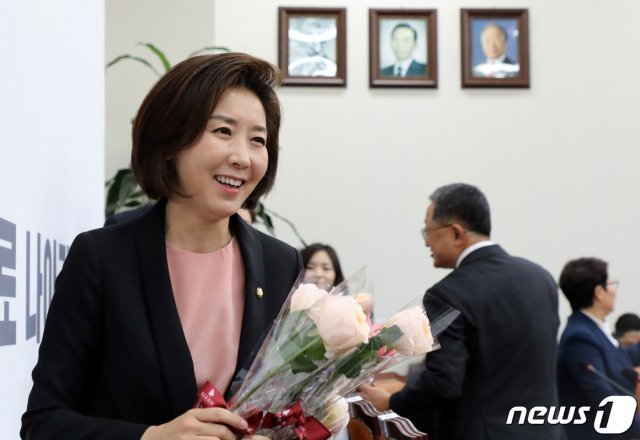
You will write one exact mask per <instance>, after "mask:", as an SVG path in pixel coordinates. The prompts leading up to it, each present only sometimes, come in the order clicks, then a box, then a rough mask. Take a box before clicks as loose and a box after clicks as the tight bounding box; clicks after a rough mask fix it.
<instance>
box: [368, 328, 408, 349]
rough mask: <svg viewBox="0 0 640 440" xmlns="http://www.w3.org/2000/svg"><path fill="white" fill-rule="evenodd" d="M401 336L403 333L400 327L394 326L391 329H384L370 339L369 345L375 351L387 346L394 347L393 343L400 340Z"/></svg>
mask: <svg viewBox="0 0 640 440" xmlns="http://www.w3.org/2000/svg"><path fill="white" fill-rule="evenodd" d="M401 336H402V331H401V330H400V327H398V326H397V325H393V326H391V327H389V328H384V329H382V331H381V332H380V333H378V334H377V335H376V336H373V337H371V338H370V339H369V343H370V344H371V347H372V348H373V349H374V350H378V349H380V348H381V347H384V346H387V345H391V346H393V343H394V342H395V341H397V340H398V339H400V337H401Z"/></svg>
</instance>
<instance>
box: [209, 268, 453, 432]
mask: <svg viewBox="0 0 640 440" xmlns="http://www.w3.org/2000/svg"><path fill="white" fill-rule="evenodd" d="M366 285H367V279H366V272H365V271H364V270H362V271H360V272H358V273H357V274H356V275H354V276H352V277H350V278H348V279H347V280H345V281H344V282H343V283H341V284H340V285H339V286H337V287H335V288H334V289H333V290H331V292H327V291H325V290H322V289H320V288H318V287H317V286H316V285H315V284H310V283H304V282H303V278H302V275H301V277H299V281H298V282H297V283H296V285H295V286H294V288H293V289H292V291H291V293H290V295H289V297H288V299H287V301H286V302H285V304H284V305H283V307H282V310H281V311H280V314H279V315H278V318H277V319H276V320H275V322H274V324H273V326H272V328H271V330H270V332H269V334H268V335H267V337H266V339H265V341H264V343H263V345H262V347H261V349H260V351H259V352H258V354H257V356H256V357H255V359H254V362H253V364H252V366H251V368H250V369H249V371H248V373H247V375H246V376H245V378H244V381H243V383H242V385H241V386H240V388H239V390H238V391H236V393H235V394H234V396H233V397H232V399H231V402H230V404H231V406H230V409H231V410H232V411H234V412H235V413H237V414H239V415H240V416H242V417H244V418H245V419H246V420H247V421H248V422H249V425H250V430H249V433H250V434H252V433H255V432H256V431H258V430H260V433H261V434H264V435H266V436H268V437H270V438H272V439H280V438H281V439H290V438H299V439H303V438H306V439H309V440H311V439H319V440H322V439H327V438H330V437H331V436H332V435H333V434H335V433H337V432H339V431H340V430H341V429H342V428H344V426H345V425H346V423H347V422H348V420H349V417H348V405H347V403H346V401H345V400H344V399H343V398H342V397H341V396H343V395H345V394H347V393H349V392H351V391H352V390H354V389H355V388H356V387H357V386H358V385H360V383H362V382H363V381H365V380H366V379H367V378H369V377H371V376H373V375H374V374H376V373H378V372H379V371H381V370H383V369H386V368H388V367H390V366H392V365H394V364H396V363H398V362H400V361H402V360H405V359H407V358H409V357H411V356H417V355H421V354H425V353H427V352H430V351H432V350H434V349H436V348H439V346H438V344H437V342H436V341H435V339H434V338H435V337H437V335H438V334H439V333H440V332H441V331H442V330H444V328H446V325H448V323H450V322H452V321H453V319H455V316H457V314H459V312H457V311H456V310H455V309H453V308H451V307H450V306H447V305H445V304H443V303H440V304H439V305H438V308H439V310H437V313H436V314H434V315H433V316H435V317H436V318H437V322H434V321H433V320H432V322H431V323H430V322H429V318H428V317H427V315H426V314H425V311H424V308H423V307H422V306H421V305H418V300H417V299H416V300H414V301H413V302H412V303H411V304H409V305H408V306H407V307H405V308H403V309H402V310H400V311H399V312H398V313H396V314H394V315H393V316H392V317H391V318H390V319H388V320H386V321H385V322H383V323H382V324H376V325H372V324H371V322H370V320H369V319H368V317H367V315H366V314H365V313H364V310H363V305H365V307H367V306H368V305H369V304H368V302H369V301H370V300H371V297H370V296H369V295H368V294H363V292H362V290H363V289H364V287H365V286H366ZM435 324H437V326H436V325H435ZM434 330H438V331H437V332H434ZM201 395H202V393H201Z"/></svg>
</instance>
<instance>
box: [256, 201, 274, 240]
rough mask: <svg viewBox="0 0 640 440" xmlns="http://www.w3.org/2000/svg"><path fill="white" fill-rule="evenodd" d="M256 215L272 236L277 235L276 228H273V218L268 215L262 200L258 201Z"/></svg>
mask: <svg viewBox="0 0 640 440" xmlns="http://www.w3.org/2000/svg"><path fill="white" fill-rule="evenodd" d="M255 213H256V219H257V220H258V222H259V223H262V224H263V225H264V226H265V227H266V228H267V231H269V233H270V234H271V235H275V228H274V227H273V221H272V220H271V216H270V215H269V214H267V211H266V209H265V207H264V203H262V202H261V201H260V200H258V205H257V206H256V209H255Z"/></svg>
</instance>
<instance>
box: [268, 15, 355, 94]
mask: <svg viewBox="0 0 640 440" xmlns="http://www.w3.org/2000/svg"><path fill="white" fill-rule="evenodd" d="M278 11H279V40H280V41H279V53H278V63H279V66H280V69H281V70H282V74H283V84H285V85H299V86H342V87H344V86H345V85H346V83H347V75H346V71H347V66H346V60H347V43H346V26H347V25H346V20H347V19H346V9H345V8H286V7H281V8H279V9H278Z"/></svg>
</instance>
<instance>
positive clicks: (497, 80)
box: [460, 9, 529, 88]
mask: <svg viewBox="0 0 640 440" xmlns="http://www.w3.org/2000/svg"><path fill="white" fill-rule="evenodd" d="M460 18H461V29H462V51H461V52H462V87H524V88H528V87H529V23H528V22H529V15H528V10H527V9H461V10H460Z"/></svg>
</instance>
